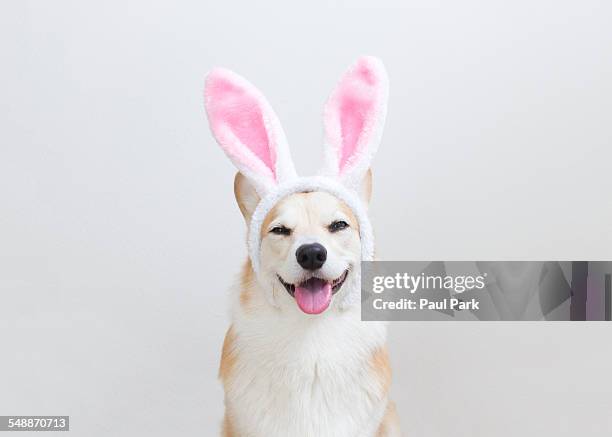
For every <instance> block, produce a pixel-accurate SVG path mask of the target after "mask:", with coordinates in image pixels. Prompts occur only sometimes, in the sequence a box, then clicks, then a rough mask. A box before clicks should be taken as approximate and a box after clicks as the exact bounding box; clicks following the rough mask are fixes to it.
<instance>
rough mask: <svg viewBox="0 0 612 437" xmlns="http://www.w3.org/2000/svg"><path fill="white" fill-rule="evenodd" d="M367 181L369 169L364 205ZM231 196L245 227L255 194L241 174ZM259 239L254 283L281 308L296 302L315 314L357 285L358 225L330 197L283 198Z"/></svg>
mask: <svg viewBox="0 0 612 437" xmlns="http://www.w3.org/2000/svg"><path fill="white" fill-rule="evenodd" d="M371 180H372V178H371V172H370V171H368V172H367V173H366V175H365V177H364V180H363V183H362V185H361V189H360V196H361V198H362V200H363V202H364V203H368V202H369V200H370V196H371ZM234 193H235V195H236V201H237V202H238V206H239V207H240V210H241V212H242V214H243V215H244V218H245V220H246V222H247V225H248V224H250V220H251V217H252V214H253V211H254V208H255V207H256V206H257V204H258V203H259V200H260V199H259V196H258V195H257V192H256V191H255V189H254V187H253V186H252V185H251V184H250V183H249V181H248V180H247V179H246V178H245V177H244V176H243V175H242V174H240V173H237V174H236V178H235V181H234ZM260 238H261V246H260V247H261V249H260V251H261V252H260V274H259V280H260V281H261V282H263V284H262V285H263V287H264V288H265V289H267V290H272V291H273V294H274V295H275V296H276V299H275V301H276V302H277V303H278V304H280V305H289V306H291V305H295V304H297V306H298V307H299V308H300V309H301V310H302V311H304V312H305V313H307V314H319V313H322V312H323V311H325V310H326V309H327V308H328V307H329V306H330V304H331V302H332V300H333V299H335V296H336V295H338V296H339V297H342V296H343V295H344V294H345V293H346V292H347V291H348V290H350V289H353V290H354V287H355V286H356V285H357V279H358V278H357V275H356V274H355V271H356V269H358V268H359V263H360V261H361V239H360V232H359V221H358V220H357V217H356V216H355V214H354V213H353V211H352V210H351V208H349V207H348V205H346V204H345V203H344V202H343V201H342V200H340V199H338V198H337V197H335V196H333V195H332V194H329V193H326V192H321V191H313V192H305V193H294V194H291V195H289V196H287V197H285V198H283V199H282V200H280V201H279V202H278V203H277V204H276V205H275V206H274V207H273V208H272V209H271V210H270V211H269V212H268V214H267V215H266V217H265V219H264V221H263V224H262V226H261V229H260Z"/></svg>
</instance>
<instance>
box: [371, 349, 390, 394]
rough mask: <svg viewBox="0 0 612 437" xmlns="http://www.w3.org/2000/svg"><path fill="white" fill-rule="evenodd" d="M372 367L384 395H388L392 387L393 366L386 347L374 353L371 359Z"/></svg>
mask: <svg viewBox="0 0 612 437" xmlns="http://www.w3.org/2000/svg"><path fill="white" fill-rule="evenodd" d="M370 365H371V366H372V370H373V372H374V374H375V376H376V380H377V381H378V382H379V383H380V386H381V388H382V390H383V393H385V394H386V393H387V392H388V391H389V387H390V385H391V364H390V363H389V353H388V352H387V348H386V347H381V348H378V349H376V350H375V351H374V353H373V354H372V357H371V358H370Z"/></svg>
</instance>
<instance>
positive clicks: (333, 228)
mask: <svg viewBox="0 0 612 437" xmlns="http://www.w3.org/2000/svg"><path fill="white" fill-rule="evenodd" d="M348 227H349V224H348V223H347V222H345V221H344V220H336V221H335V222H333V223H332V224H331V225H329V226H328V229H329V232H338V231H341V230H342V229H346V228H348Z"/></svg>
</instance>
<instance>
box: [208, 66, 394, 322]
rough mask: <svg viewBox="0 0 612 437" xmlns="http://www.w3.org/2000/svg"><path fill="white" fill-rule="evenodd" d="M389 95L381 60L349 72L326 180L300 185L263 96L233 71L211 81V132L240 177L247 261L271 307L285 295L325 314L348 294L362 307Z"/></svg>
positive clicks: (333, 120)
mask: <svg viewBox="0 0 612 437" xmlns="http://www.w3.org/2000/svg"><path fill="white" fill-rule="evenodd" d="M387 95H388V90H387V76H386V72H385V69H384V67H383V65H382V63H381V62H380V61H379V60H377V59H375V58H371V57H363V58H360V59H359V60H358V61H357V62H356V63H355V64H354V65H353V66H351V68H349V70H348V71H347V72H346V73H345V74H344V75H343V76H342V78H341V80H340V82H339V83H338V85H337V86H336V88H335V89H334V91H333V92H332V94H331V97H330V98H329V100H328V101H327V104H326V106H325V112H324V116H325V120H324V121H325V123H324V124H325V153H324V166H323V169H322V171H321V175H320V176H317V177H311V178H300V177H298V176H297V174H296V171H295V167H294V165H293V161H292V159H291V155H290V153H289V148H288V147H287V141H286V138H285V134H284V132H283V130H282V128H281V125H280V122H279V120H278V118H277V116H276V114H275V113H274V111H273V110H272V108H271V107H270V105H269V104H268V102H267V101H266V99H265V98H264V97H263V95H262V94H261V93H260V92H259V90H257V89H256V88H255V87H254V86H253V85H251V84H250V83H249V82H247V81H246V80H245V79H243V78H242V77H240V76H238V75H236V74H235V73H233V72H231V71H228V70H224V69H217V70H213V71H212V72H211V73H210V74H209V75H208V77H207V79H206V87H205V104H206V112H207V114H208V119H209V122H210V127H211V130H212V132H213V134H214V136H215V138H216V139H217V142H218V143H219V145H220V146H221V148H222V149H223V150H224V151H225V152H226V154H227V155H228V157H229V158H230V159H231V160H232V162H233V163H234V164H235V165H236V167H238V170H239V171H240V173H239V174H238V175H237V177H236V183H235V192H236V198H237V200H238V204H239V205H240V209H241V210H242V212H243V214H244V216H245V217H246V219H247V223H248V224H249V235H248V240H249V256H250V258H251V262H252V266H253V269H254V271H255V273H256V274H257V279H258V280H259V282H261V283H262V285H263V286H264V287H265V289H266V293H267V297H268V300H269V301H270V302H271V303H272V304H274V305H278V304H280V303H282V301H283V300H282V299H280V296H279V294H281V295H282V296H283V298H284V300H285V302H287V303H293V301H294V300H295V302H297V305H298V306H299V308H300V309H302V310H303V311H304V312H306V313H310V314H318V313H321V312H323V311H325V310H326V309H327V308H328V307H329V305H330V303H331V302H333V300H334V295H336V296H339V295H340V294H341V293H342V292H343V291H347V292H348V289H350V290H351V291H352V293H351V294H347V297H349V296H350V297H351V298H352V301H353V302H354V301H355V299H354V297H355V291H357V290H358V287H357V281H358V278H359V274H358V269H359V262H360V261H361V260H362V259H363V260H371V259H372V257H373V236H372V230H371V226H370V222H369V219H368V217H367V213H366V208H367V203H368V201H369V191H370V190H369V186H370V180H371V178H370V173H369V168H370V162H371V160H372V157H373V156H374V154H375V152H376V150H377V148H378V144H379V142H380V137H381V134H382V126H383V124H384V119H385V114H386V102H387ZM354 272H355V274H353V273H354ZM279 289H280V290H282V291H283V293H278V290H279ZM357 294H358V291H357ZM346 302H348V300H346Z"/></svg>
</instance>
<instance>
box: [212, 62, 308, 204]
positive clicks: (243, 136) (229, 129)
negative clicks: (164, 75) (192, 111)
mask: <svg viewBox="0 0 612 437" xmlns="http://www.w3.org/2000/svg"><path fill="white" fill-rule="evenodd" d="M204 101H205V102H204V103H205V107H206V114H207V115H208V121H209V124H210V129H211V130H212V133H213V135H214V136H215V138H216V140H217V142H218V143H219V145H220V146H221V148H222V149H223V151H224V152H225V153H226V154H227V156H228V157H229V158H230V159H231V161H232V162H233V163H234V165H235V166H236V167H237V168H238V170H239V171H240V173H242V174H243V175H244V176H246V177H247V178H248V179H249V181H250V182H251V183H252V185H253V186H254V188H255V189H256V190H257V193H258V194H259V195H260V196H261V197H263V196H264V195H265V194H266V193H267V192H268V191H269V190H270V189H271V188H273V187H274V186H275V185H276V184H278V183H280V182H283V181H285V180H289V179H292V178H295V177H296V173H295V167H294V166H293V161H292V160H291V155H290V153H289V148H288V147H287V140H286V138H285V133H284V132H283V129H282V127H281V125H280V122H279V120H278V117H277V116H276V114H275V113H274V111H273V110H272V108H271V107H270V105H269V104H268V102H267V100H266V99H265V98H264V97H263V95H262V94H261V93H260V92H259V90H258V89H257V88H255V87H254V86H253V85H251V84H250V83H249V82H248V81H246V80H245V79H243V78H242V77H240V76H238V75H237V74H235V73H233V72H231V71H229V70H225V69H221V68H218V69H215V70H213V71H212V72H210V73H209V74H208V76H207V77H206V84H205V88H204Z"/></svg>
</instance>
